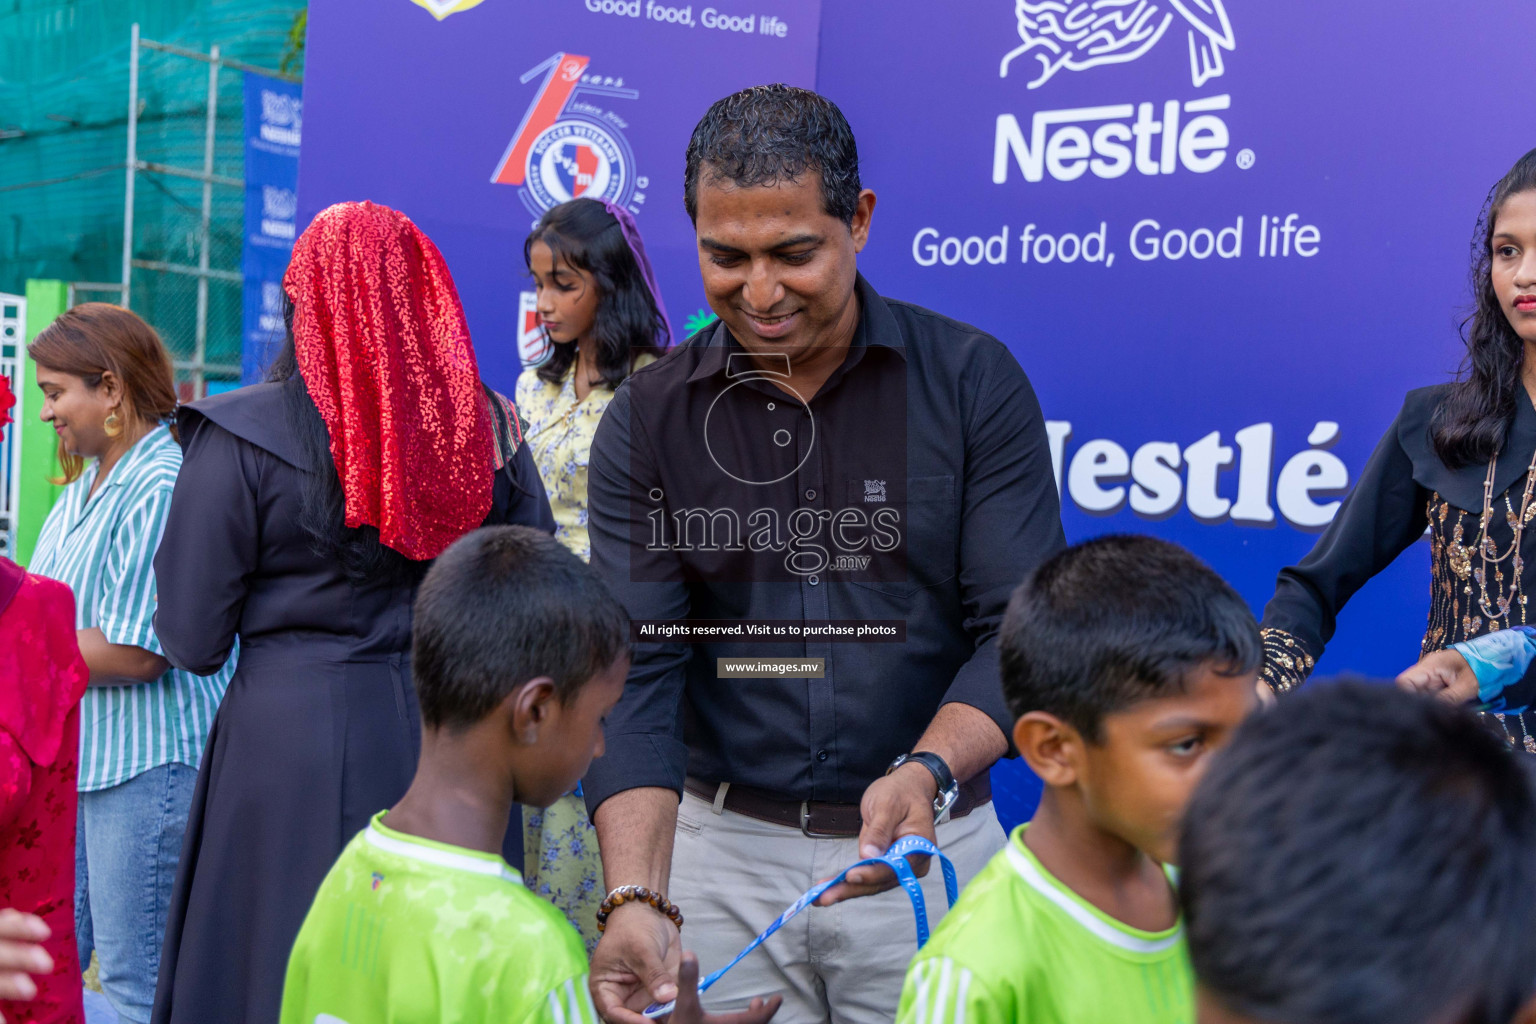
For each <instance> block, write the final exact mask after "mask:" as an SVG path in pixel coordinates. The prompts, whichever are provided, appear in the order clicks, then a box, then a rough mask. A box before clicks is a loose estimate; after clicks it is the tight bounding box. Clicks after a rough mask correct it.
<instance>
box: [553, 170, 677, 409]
mask: <svg viewBox="0 0 1536 1024" xmlns="http://www.w3.org/2000/svg"><path fill="white" fill-rule="evenodd" d="M535 242H543V243H544V244H545V245H547V246H549V249H550V252H551V253H553V254H554V257H555V261H556V262H557V263H558V262H559V261H561V260H564V261H565V262H566V263H568V264H570V265H571V266H572V267H575V268H577V269H578V270H585V271H587V272H588V273H590V274H591V275H592V279H593V281H595V282H596V284H597V290H598V300H597V319H596V322H595V323H594V325H593V328H592V334H593V340H594V341H596V342H597V369H598V372H599V373H601V374H602V375H603V382H604V383H605V384H607V385H608V387H609V388H616V387H618V386H619V385H620V384H621V383H623V381H624V378H625V377H628V376H629V374H630V371H631V370H632V369H633V368H634V365H635V360H636V359H637V358H638V357H639V356H641V355H644V354H646V353H650V354H652V355H660V354H661V353H662V351H663V350H664V348H665V347H666V345H667V344H668V343H669V342H670V341H671V339H670V338H668V337H667V332H666V321H665V320H664V319H662V315H661V310H659V309H657V308H656V300H655V298H654V297H653V296H652V295H651V290H650V289H649V288H648V287H646V284H645V278H644V277H643V276H642V275H641V273H640V265H639V264H638V263H636V262H635V254H634V253H633V252H631V251H630V248H629V243H628V242H627V241H625V239H624V231H623V229H622V228H620V227H619V222H618V219H617V218H615V217H614V215H613V214H611V213H609V212H608V211H607V210H606V209H604V208H603V204H602V203H600V202H598V201H597V200H595V199H572V200H571V201H570V202H568V203H561V204H560V205H559V206H556V207H552V208H551V209H549V210H547V211H545V213H544V216H543V217H541V218H539V223H538V225H537V226H536V227H535V228H534V229H533V233H532V234H530V235H529V236H528V238H527V240H526V241H525V242H523V262H524V263H525V264H527V266H528V268H529V270H530V271H531V270H532V268H533V244H534V243H535ZM550 349H551V351H550V356H549V359H548V360H547V361H546V362H545V363H544V364H543V365H542V366H540V367H539V371H538V372H539V378H540V379H541V380H546V381H549V382H550V383H551V384H559V383H560V382H561V381H563V380H565V375H566V374H567V373H569V372H570V370H571V365H572V364H573V363H574V362H575V361H576V342H574V341H568V342H559V343H554V344H551V346H550Z"/></svg>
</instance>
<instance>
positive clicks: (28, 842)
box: [0, 558, 90, 1024]
mask: <svg viewBox="0 0 1536 1024" xmlns="http://www.w3.org/2000/svg"><path fill="white" fill-rule="evenodd" d="M7 599H9V600H7ZM89 678H90V672H89V670H88V669H87V668H86V665H85V661H84V660H83V659H82V658H81V657H80V646H79V643H78V641H77V640H76V635H75V598H74V595H73V594H72V593H71V592H70V590H69V588H68V587H66V586H64V585H63V584H62V583H55V582H54V581H53V580H47V579H43V578H42V577H41V576H31V575H28V574H27V573H26V572H24V571H23V570H22V569H21V568H20V567H19V566H18V565H16V563H14V562H12V561H10V560H8V559H5V558H0V907H14V908H16V909H17V910H21V911H25V912H26V913H29V914H36V915H37V916H38V917H41V918H42V919H43V920H44V921H46V922H47V924H48V927H49V929H50V930H51V931H52V933H53V935H52V937H51V938H50V939H49V940H48V942H47V943H45V946H46V948H47V950H48V953H49V954H50V955H51V956H52V957H53V964H54V970H53V973H52V974H51V975H48V976H46V977H39V978H36V979H35V981H36V982H37V998H36V999H34V1000H32V1001H31V1002H26V1003H12V1002H4V1003H0V1014H3V1015H4V1017H5V1019H6V1020H7V1021H9V1022H37V1024H79V1022H82V1021H83V1020H84V1017H85V1015H84V1011H83V1010H82V1008H81V1004H80V987H81V986H80V963H79V956H78V954H77V953H76V951H75V898H74V897H75V768H76V765H77V763H78V761H79V755H80V751H79V734H80V709H79V705H80V696H81V694H83V693H84V692H85V686H86V682H87V681H88V680H89Z"/></svg>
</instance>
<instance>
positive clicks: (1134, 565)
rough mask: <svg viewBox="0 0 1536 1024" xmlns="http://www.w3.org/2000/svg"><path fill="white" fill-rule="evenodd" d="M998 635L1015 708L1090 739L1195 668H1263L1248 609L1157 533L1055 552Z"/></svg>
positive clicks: (1177, 687)
mask: <svg viewBox="0 0 1536 1024" xmlns="http://www.w3.org/2000/svg"><path fill="white" fill-rule="evenodd" d="M998 646H999V650H1000V654H1001V660H1002V675H1003V695H1004V696H1005V697H1006V698H1007V699H1008V707H1009V709H1010V710H1011V711H1012V712H1013V715H1014V717H1015V718H1017V717H1020V716H1022V715H1024V714H1026V713H1027V712H1030V711H1045V712H1049V713H1050V714H1053V715H1055V716H1056V717H1057V718H1060V719H1061V720H1062V721H1064V722H1066V723H1067V724H1069V725H1071V726H1072V727H1073V728H1075V729H1077V731H1078V732H1080V733H1082V735H1083V738H1084V739H1086V740H1088V741H1089V742H1097V741H1098V740H1099V739H1100V738H1101V730H1100V726H1101V725H1102V723H1103V720H1104V716H1105V715H1109V714H1113V713H1114V712H1116V711H1121V710H1124V709H1125V708H1127V707H1129V706H1130V705H1132V704H1135V703H1137V702H1139V701H1142V700H1146V699H1148V698H1153V697H1160V696H1165V695H1168V694H1171V693H1179V692H1182V690H1183V688H1184V682H1185V677H1186V676H1187V675H1188V674H1189V672H1190V671H1191V670H1192V669H1195V668H1198V667H1199V666H1201V665H1210V666H1211V667H1213V668H1214V669H1215V670H1216V671H1218V672H1221V673H1223V674H1225V675H1241V674H1243V673H1247V672H1252V671H1254V670H1255V669H1257V668H1258V666H1259V662H1260V659H1261V658H1262V656H1263V651H1262V647H1261V645H1260V641H1259V626H1258V623H1256V622H1255V621H1254V619H1253V612H1252V611H1250V610H1249V608H1248V605H1247V604H1246V603H1245V602H1244V601H1243V599H1242V598H1241V597H1239V596H1238V594H1237V592H1236V591H1235V590H1233V589H1232V588H1231V587H1230V586H1228V585H1227V583H1226V581H1225V580H1223V579H1222V578H1221V577H1220V576H1218V575H1217V574H1216V573H1215V572H1214V571H1213V570H1212V569H1211V568H1210V567H1209V566H1208V565H1206V564H1205V563H1204V562H1202V561H1200V560H1199V559H1198V558H1196V557H1195V556H1194V555H1192V554H1190V553H1189V552H1188V551H1186V550H1184V549H1183V548H1181V547H1179V546H1178V545H1177V544H1171V543H1169V542H1168V541H1164V540H1158V539H1157V538H1155V537H1141V536H1109V537H1099V538H1097V539H1095V540H1090V541H1087V542H1085V543H1082V544H1078V545H1076V546H1074V547H1070V548H1068V549H1067V550H1065V551H1063V552H1061V553H1060V554H1058V555H1056V556H1055V557H1054V558H1052V559H1050V560H1049V561H1047V562H1046V563H1045V564H1043V565H1041V566H1040V567H1039V568H1038V569H1036V570H1035V572H1034V575H1033V576H1031V577H1030V578H1029V579H1028V580H1026V581H1025V582H1024V584H1023V585H1022V586H1020V587H1019V588H1018V589H1017V590H1016V591H1014V593H1013V599H1012V600H1011V601H1009V602H1008V613H1007V614H1006V615H1005V616H1004V617H1003V625H1002V628H1001V630H1000V632H999V637H998Z"/></svg>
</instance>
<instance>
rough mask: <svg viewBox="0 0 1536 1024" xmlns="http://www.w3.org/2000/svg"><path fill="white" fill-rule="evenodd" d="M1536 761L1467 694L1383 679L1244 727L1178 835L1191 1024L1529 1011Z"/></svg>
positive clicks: (1435, 1023)
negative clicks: (1194, 1007) (1440, 693)
mask: <svg viewBox="0 0 1536 1024" xmlns="http://www.w3.org/2000/svg"><path fill="white" fill-rule="evenodd" d="M1533 766H1536V761H1533V760H1532V759H1531V758H1530V757H1529V755H1526V754H1524V753H1515V752H1513V751H1511V750H1510V749H1509V745H1508V742H1507V740H1506V739H1505V738H1504V737H1503V736H1502V735H1499V734H1496V733H1494V732H1492V731H1490V730H1489V729H1488V728H1486V727H1485V726H1484V725H1482V724H1480V723H1479V722H1478V720H1477V718H1476V717H1475V716H1474V715H1473V714H1471V713H1470V712H1469V711H1467V710H1466V709H1464V708H1459V707H1454V706H1452V705H1450V704H1447V703H1445V702H1444V701H1436V700H1433V699H1430V698H1427V697H1422V696H1412V695H1409V694H1405V693H1401V692H1399V691H1397V690H1395V689H1394V688H1393V687H1391V686H1385V685H1379V684H1378V685H1370V684H1366V683H1362V682H1353V683H1351V682H1343V683H1338V684H1336V685H1329V686H1316V685H1314V686H1312V687H1308V688H1306V689H1304V690H1302V691H1301V692H1299V693H1297V694H1295V695H1294V696H1289V697H1285V698H1282V699H1281V701H1280V704H1279V706H1278V707H1276V708H1274V709H1273V710H1271V711H1269V712H1267V713H1265V714H1263V715H1260V716H1257V717H1255V718H1254V719H1253V721H1251V722H1249V723H1248V724H1246V725H1245V726H1243V728H1242V729H1240V730H1239V731H1238V734H1237V737H1236V738H1235V739H1234V740H1233V742H1232V746H1231V747H1230V748H1229V749H1228V750H1227V752H1226V753H1224V754H1223V755H1222V756H1221V757H1220V758H1219V759H1218V760H1217V762H1216V764H1215V765H1214V766H1213V767H1212V769H1211V771H1210V774H1208V775H1207V776H1206V777H1205V779H1204V781H1202V782H1201V783H1200V786H1199V788H1198V789H1197V790H1196V791H1195V796H1194V799H1193V800H1192V801H1191V802H1190V806H1189V814H1188V815H1187V816H1186V818H1185V822H1184V834H1183V838H1182V840H1181V841H1180V845H1179V849H1180V852H1181V854H1182V858H1181V865H1182V870H1183V875H1182V878H1181V879H1180V885H1179V897H1180V899H1181V901H1182V902H1183V905H1184V919H1185V927H1186V928H1187V929H1188V932H1189V953H1190V959H1191V961H1192V962H1193V963H1194V968H1195V978H1196V986H1195V987H1196V993H1197V996H1196V998H1197V1003H1198V1006H1199V1021H1200V1024H1259V1022H1264V1024H1509V1022H1510V1021H1512V1020H1516V1019H1517V1017H1518V1019H1520V1020H1523V1021H1530V1020H1532V1019H1533V1018H1536V1008H1533V1007H1532V1005H1531V999H1532V993H1533V991H1536V927H1532V925H1533V923H1536V786H1533V782H1532V774H1531V770H1532V768H1533ZM1522 1006H1524V1007H1525V1009H1524V1011H1523V1012H1522V1010H1521V1007H1522Z"/></svg>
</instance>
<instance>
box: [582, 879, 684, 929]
mask: <svg viewBox="0 0 1536 1024" xmlns="http://www.w3.org/2000/svg"><path fill="white" fill-rule="evenodd" d="M626 903H649V904H650V905H651V906H653V907H655V908H656V909H657V910H659V911H661V912H662V913H663V914H665V915H666V916H667V917H668V919H670V920H671V922H672V923H673V924H675V925H677V930H678V931H682V930H683V912H682V911H680V910H678V909H677V906H676V904H674V903H673V902H672V901H671V900H669V899H667V898H666V897H665V896H663V895H662V894H661V893H659V892H653V891H652V890H650V889H647V888H646V887H645V886H643V885H621V886H619V887H618V888H617V889H614V890H613V891H612V892H610V893H609V894H608V895H607V896H605V897H603V902H602V905H601V906H600V907H598V909H597V930H598V931H603V930H604V929H606V928H607V927H608V915H609V914H611V913H613V912H614V911H615V910H617V909H618V908H619V907H621V906H623V905H624V904H626Z"/></svg>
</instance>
